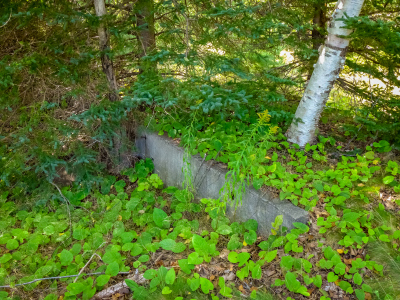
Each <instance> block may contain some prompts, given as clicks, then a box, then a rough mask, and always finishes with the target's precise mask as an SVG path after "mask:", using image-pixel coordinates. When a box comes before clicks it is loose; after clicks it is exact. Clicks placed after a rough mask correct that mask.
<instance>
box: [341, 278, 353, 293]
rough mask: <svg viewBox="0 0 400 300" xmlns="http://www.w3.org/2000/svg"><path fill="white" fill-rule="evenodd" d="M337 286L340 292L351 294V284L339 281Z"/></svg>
mask: <svg viewBox="0 0 400 300" xmlns="http://www.w3.org/2000/svg"><path fill="white" fill-rule="evenodd" d="M339 286H340V288H341V289H342V290H344V291H345V292H346V293H349V294H352V293H353V288H352V287H351V284H350V283H348V282H347V281H344V280H342V281H340V282H339Z"/></svg>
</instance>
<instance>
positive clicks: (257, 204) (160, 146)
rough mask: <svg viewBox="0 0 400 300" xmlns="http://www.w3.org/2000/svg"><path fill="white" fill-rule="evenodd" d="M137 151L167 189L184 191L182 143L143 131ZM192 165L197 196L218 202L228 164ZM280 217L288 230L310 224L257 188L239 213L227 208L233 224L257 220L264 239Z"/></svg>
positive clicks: (201, 162) (195, 162)
mask: <svg viewBox="0 0 400 300" xmlns="http://www.w3.org/2000/svg"><path fill="white" fill-rule="evenodd" d="M136 147H137V150H138V155H140V156H141V157H150V158H152V159H153V162H154V167H155V173H157V174H158V175H159V176H160V178H161V179H162V180H163V182H164V183H165V184H166V185H167V186H176V187H178V188H180V187H182V182H183V180H184V174H183V172H182V169H183V166H184V162H183V157H184V149H183V148H181V147H179V146H178V142H176V141H174V140H172V139H170V138H168V137H167V136H159V135H157V134H156V133H152V132H149V131H146V130H144V129H141V130H140V131H139V132H138V134H137V137H136ZM190 163H191V171H192V178H193V185H194V187H195V190H196V191H195V196H196V197H197V198H213V199H218V198H219V197H220V194H219V191H220V189H221V188H222V186H223V185H224V183H225V175H226V173H227V170H226V168H224V167H223V166H224V164H221V163H218V162H215V161H213V160H210V161H204V160H203V159H202V158H201V157H200V156H199V155H195V156H192V158H191V162H190ZM277 215H283V226H285V227H287V228H293V225H292V223H293V222H302V223H306V222H307V220H308V213H307V212H306V211H305V210H303V209H301V208H299V207H297V206H295V205H293V204H292V203H291V202H289V201H288V200H283V201H281V200H280V199H279V198H276V197H274V196H273V195H272V194H270V193H269V192H261V191H259V190H255V189H254V188H253V187H247V188H246V192H245V194H244V195H243V199H242V205H240V206H238V208H237V209H236V211H235V209H234V207H232V206H228V207H227V216H228V217H229V218H230V219H231V220H232V221H241V222H244V221H246V220H248V219H255V220H256V221H257V222H258V233H259V234H261V235H263V236H267V235H269V234H270V230H271V223H272V222H274V220H275V217H276V216H277Z"/></svg>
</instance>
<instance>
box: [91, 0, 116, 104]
mask: <svg viewBox="0 0 400 300" xmlns="http://www.w3.org/2000/svg"><path fill="white" fill-rule="evenodd" d="M94 8H95V10H96V15H97V16H98V17H103V16H104V15H106V14H107V11H106V5H105V3H104V0H94ZM97 31H98V34H99V48H100V51H101V57H100V58H101V65H102V68H103V72H104V74H106V76H107V80H108V84H109V86H110V93H109V96H108V98H109V99H110V101H117V100H118V94H117V89H118V86H117V79H116V78H115V74H114V68H113V63H112V60H111V59H110V57H109V56H108V55H107V54H106V52H107V50H109V49H110V44H109V34H108V31H107V28H106V27H105V26H104V24H103V23H101V24H100V26H99V28H98V30H97Z"/></svg>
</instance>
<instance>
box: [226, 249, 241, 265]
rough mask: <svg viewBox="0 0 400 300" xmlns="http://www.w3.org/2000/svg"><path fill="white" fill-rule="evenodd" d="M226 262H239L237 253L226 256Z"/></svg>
mask: <svg viewBox="0 0 400 300" xmlns="http://www.w3.org/2000/svg"><path fill="white" fill-rule="evenodd" d="M228 260H229V261H230V262H231V263H233V264H236V263H237V262H238V261H239V260H238V254H237V252H234V251H232V252H230V253H229V254H228Z"/></svg>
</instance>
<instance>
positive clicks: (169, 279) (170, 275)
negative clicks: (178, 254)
mask: <svg viewBox="0 0 400 300" xmlns="http://www.w3.org/2000/svg"><path fill="white" fill-rule="evenodd" d="M175 276H176V275H175V270H174V268H171V269H169V271H168V272H167V274H166V275H165V283H166V284H174V282H175Z"/></svg>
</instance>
